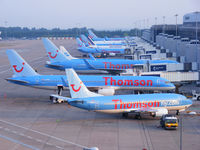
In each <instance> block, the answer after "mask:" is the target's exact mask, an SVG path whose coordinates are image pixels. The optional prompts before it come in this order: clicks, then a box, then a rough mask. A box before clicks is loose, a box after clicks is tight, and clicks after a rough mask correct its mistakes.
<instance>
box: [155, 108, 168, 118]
mask: <svg viewBox="0 0 200 150" xmlns="http://www.w3.org/2000/svg"><path fill="white" fill-rule="evenodd" d="M166 114H168V110H167V109H165V108H161V109H158V111H157V112H155V114H153V115H152V116H153V117H161V116H162V115H166Z"/></svg>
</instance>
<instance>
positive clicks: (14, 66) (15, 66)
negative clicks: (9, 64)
mask: <svg viewBox="0 0 200 150" xmlns="http://www.w3.org/2000/svg"><path fill="white" fill-rule="evenodd" d="M24 64H25V63H24V62H23V63H22V65H24ZM13 68H14V69H15V71H16V72H18V73H19V72H22V70H23V69H24V67H22V68H21V69H19V70H17V65H13Z"/></svg>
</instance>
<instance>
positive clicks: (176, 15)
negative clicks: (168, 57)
mask: <svg viewBox="0 0 200 150" xmlns="http://www.w3.org/2000/svg"><path fill="white" fill-rule="evenodd" d="M175 17H176V39H175V40H176V57H177V40H178V39H177V35H178V32H177V17H178V14H175Z"/></svg>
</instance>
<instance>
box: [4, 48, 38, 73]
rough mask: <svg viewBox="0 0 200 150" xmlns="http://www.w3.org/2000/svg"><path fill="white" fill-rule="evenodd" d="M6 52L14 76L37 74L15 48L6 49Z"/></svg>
mask: <svg viewBox="0 0 200 150" xmlns="http://www.w3.org/2000/svg"><path fill="white" fill-rule="evenodd" d="M6 54H7V55H8V59H9V61H10V65H11V68H12V70H13V72H14V77H24V76H35V75H39V74H38V73H36V72H35V70H33V68H32V67H31V66H30V65H29V64H28V63H27V62H26V61H25V60H24V59H23V58H22V57H21V56H20V55H19V54H18V53H17V52H16V51H15V50H7V51H6Z"/></svg>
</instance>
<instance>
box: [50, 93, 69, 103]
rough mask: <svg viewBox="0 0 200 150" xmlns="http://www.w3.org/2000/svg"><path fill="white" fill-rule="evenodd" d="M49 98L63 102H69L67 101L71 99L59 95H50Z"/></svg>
mask: <svg viewBox="0 0 200 150" xmlns="http://www.w3.org/2000/svg"><path fill="white" fill-rule="evenodd" d="M50 96H51V97H53V98H58V99H62V100H63V101H65V102H69V100H70V99H71V98H69V97H64V96H59V95H55V94H51V95H50Z"/></svg>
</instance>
